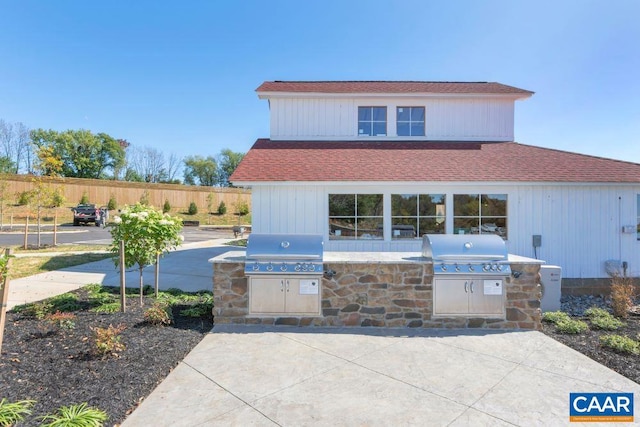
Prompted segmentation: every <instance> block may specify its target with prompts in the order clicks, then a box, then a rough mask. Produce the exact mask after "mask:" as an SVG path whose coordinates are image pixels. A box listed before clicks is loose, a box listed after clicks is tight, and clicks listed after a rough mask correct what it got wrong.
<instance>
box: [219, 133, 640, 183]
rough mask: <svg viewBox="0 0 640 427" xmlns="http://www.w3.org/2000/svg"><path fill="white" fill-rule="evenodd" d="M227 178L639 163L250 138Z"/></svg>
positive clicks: (591, 172) (578, 176)
mask: <svg viewBox="0 0 640 427" xmlns="http://www.w3.org/2000/svg"><path fill="white" fill-rule="evenodd" d="M230 181H231V182H233V183H234V184H236V185H244V184H251V183H259V182H292V181H293V182H295V181H302V182H317V181H321V182H322V181H325V182H326V181H331V182H336V181H342V182H345V181H346V182H349V181H361V182H362V181H393V182H416V181H417V182H430V181H434V182H446V181H449V182H465V181H469V182H479V181H484V182H512V181H514V182H603V183H623V182H624V183H640V164H637V163H630V162H623V161H620V160H612V159H605V158H601V157H594V156H588V155H583V154H576V153H570V152H566V151H560V150H554V149H549V148H541V147H534V146H530V145H523V144H519V143H516V142H450V141H447V142H442V141H341V142H338V141H271V140H269V139H258V140H257V141H256V143H255V144H254V145H253V147H252V148H251V150H249V152H248V153H247V154H246V155H245V157H244V159H243V160H242V162H241V163H240V165H238V168H237V169H236V170H235V172H234V173H233V175H232V176H231V178H230Z"/></svg>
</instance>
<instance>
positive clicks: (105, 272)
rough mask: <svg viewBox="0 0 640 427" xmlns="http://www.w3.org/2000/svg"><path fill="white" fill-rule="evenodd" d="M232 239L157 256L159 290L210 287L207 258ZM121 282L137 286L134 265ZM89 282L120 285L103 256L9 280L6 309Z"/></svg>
mask: <svg viewBox="0 0 640 427" xmlns="http://www.w3.org/2000/svg"><path fill="white" fill-rule="evenodd" d="M232 240H234V239H213V240H207V241H202V242H195V243H187V244H184V245H182V246H180V248H178V249H177V250H175V251H172V252H170V253H168V254H166V255H165V256H164V257H162V258H160V286H159V287H160V289H168V288H180V289H182V290H184V291H188V292H194V291H200V290H208V291H211V290H213V283H212V280H213V269H212V267H211V264H209V263H208V260H209V259H210V258H213V257H215V256H217V255H219V254H221V253H224V252H226V251H229V250H232V249H234V248H235V247H234V246H224V245H223V244H224V243H226V242H229V241H232ZM236 249H237V248H236ZM70 253H71V252H64V254H70ZM61 254H62V253H61ZM49 255H50V253H49ZM29 256H33V255H32V254H29ZM143 278H144V283H145V284H149V285H152V286H153V285H154V283H155V266H153V265H151V266H148V267H147V268H145V269H144V272H143ZM125 281H126V285H127V287H138V283H139V272H138V269H137V268H136V267H133V268H131V269H129V270H127V273H126V276H125ZM90 283H100V284H103V285H106V286H120V273H119V272H118V270H117V268H116V267H115V265H114V262H113V260H111V259H105V260H102V261H96V262H91V263H88V264H82V265H78V266H75V267H68V268H65V269H62V270H57V271H49V272H46V273H40V274H36V275H33V276H29V277H23V278H21V279H14V280H11V283H10V284H9V299H8V303H7V310H11V309H12V308H13V307H15V306H16V305H19V304H26V303H28V302H34V301H40V300H43V299H45V298H49V297H52V296H55V295H59V294H62V293H65V292H69V291H72V290H74V289H78V288H81V287H82V286H84V285H88V284H90Z"/></svg>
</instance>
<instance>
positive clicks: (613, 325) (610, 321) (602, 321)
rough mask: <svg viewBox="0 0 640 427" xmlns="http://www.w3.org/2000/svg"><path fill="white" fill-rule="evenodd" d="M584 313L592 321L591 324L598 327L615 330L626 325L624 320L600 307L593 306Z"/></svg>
mask: <svg viewBox="0 0 640 427" xmlns="http://www.w3.org/2000/svg"><path fill="white" fill-rule="evenodd" d="M584 314H585V315H586V316H587V317H588V318H589V320H590V321H591V325H592V326H593V327H595V328H596V329H604V330H607V331H615V330H616V329H620V328H621V327H622V326H624V322H622V321H620V320H618V319H616V318H615V317H613V316H612V315H611V313H609V312H608V311H607V310H604V309H602V308H598V307H591V308H590V309H588V310H586V311H585V312H584Z"/></svg>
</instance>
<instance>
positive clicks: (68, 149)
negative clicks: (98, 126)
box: [31, 129, 125, 179]
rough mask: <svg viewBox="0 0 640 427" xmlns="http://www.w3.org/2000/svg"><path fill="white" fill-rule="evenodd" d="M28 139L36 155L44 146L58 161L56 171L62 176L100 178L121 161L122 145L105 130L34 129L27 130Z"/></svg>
mask: <svg viewBox="0 0 640 427" xmlns="http://www.w3.org/2000/svg"><path fill="white" fill-rule="evenodd" d="M31 139H32V141H33V143H34V144H35V146H36V150H37V153H38V157H39V158H40V159H41V160H42V157H43V156H42V154H41V150H47V152H46V153H47V154H48V155H50V156H51V157H52V158H55V159H56V160H57V161H58V162H59V163H60V164H61V166H60V174H61V175H62V176H65V177H75V178H94V179H100V178H102V177H103V173H104V172H105V171H106V170H109V169H110V170H113V171H116V170H118V169H119V168H120V167H122V165H124V161H125V153H124V148H122V146H121V145H120V144H119V143H118V141H117V140H115V139H114V138H112V137H111V136H109V135H107V134H106V133H98V134H93V133H91V132H90V131H88V130H84V129H80V130H67V131H64V132H56V131H54V130H44V129H37V130H34V131H31Z"/></svg>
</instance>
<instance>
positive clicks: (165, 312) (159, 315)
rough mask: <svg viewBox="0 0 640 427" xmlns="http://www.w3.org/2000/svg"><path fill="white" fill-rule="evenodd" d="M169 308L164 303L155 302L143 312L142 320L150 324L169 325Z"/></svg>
mask: <svg viewBox="0 0 640 427" xmlns="http://www.w3.org/2000/svg"><path fill="white" fill-rule="evenodd" d="M172 317H173V316H172V315H171V309H170V308H169V307H168V306H167V305H165V304H159V303H156V304H154V305H153V306H151V307H149V308H148V309H147V310H146V311H145V312H144V320H145V322H147V323H150V324H152V325H170V324H171V321H172V320H173V319H172Z"/></svg>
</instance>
